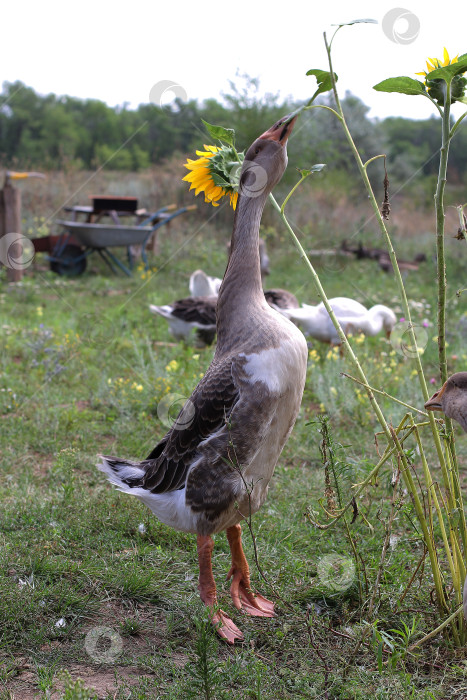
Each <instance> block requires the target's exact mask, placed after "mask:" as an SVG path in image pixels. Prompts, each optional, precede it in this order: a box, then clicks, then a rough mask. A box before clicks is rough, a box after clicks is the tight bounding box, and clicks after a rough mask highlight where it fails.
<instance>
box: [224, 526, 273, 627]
mask: <svg viewBox="0 0 467 700" xmlns="http://www.w3.org/2000/svg"><path fill="white" fill-rule="evenodd" d="M226 533H227V540H228V542H229V545H230V552H231V554H232V566H231V568H230V571H229V573H228V574H227V580H228V579H230V578H231V579H232V584H231V586H230V595H231V596H232V600H233V604H234V605H235V607H236V608H237V609H238V610H244V611H245V612H246V613H248V615H258V616H259V617H274V615H275V613H274V603H272V602H271V601H270V600H267V599H266V598H263V596H262V595H259V594H258V593H254V592H253V591H252V589H251V585H250V570H249V568H248V562H247V560H246V557H245V553H244V552H243V547H242V528H241V527H240V525H233V526H232V527H228V528H227V530H226Z"/></svg>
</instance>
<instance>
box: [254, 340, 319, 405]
mask: <svg viewBox="0 0 467 700" xmlns="http://www.w3.org/2000/svg"><path fill="white" fill-rule="evenodd" d="M299 333H300V332H299ZM241 356H243V357H244V358H245V360H246V362H245V365H244V370H245V372H246V374H247V376H248V379H249V382H250V383H251V384H256V382H262V383H263V384H265V385H266V386H267V388H268V390H269V391H270V392H271V393H273V394H279V395H282V394H284V393H285V392H286V391H287V390H289V389H290V388H295V387H297V385H298V386H300V385H302V383H303V382H304V380H305V372H306V359H307V346H306V342H305V339H304V337H303V335H302V334H301V333H300V335H298V334H297V336H295V337H292V338H287V339H284V340H283V341H282V342H281V343H280V345H278V346H277V347H274V348H269V349H267V350H261V352H258V353H251V354H249V355H247V354H242V355H241Z"/></svg>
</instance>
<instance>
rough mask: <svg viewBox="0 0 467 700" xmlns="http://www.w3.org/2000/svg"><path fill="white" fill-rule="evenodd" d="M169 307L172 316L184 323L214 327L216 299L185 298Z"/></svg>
mask: <svg viewBox="0 0 467 700" xmlns="http://www.w3.org/2000/svg"><path fill="white" fill-rule="evenodd" d="M171 306H172V316H175V318H180V319H182V320H183V321H186V323H192V324H197V325H200V326H214V327H215V326H216V306H217V297H196V298H192V297H187V298H186V299H179V300H178V301H175V302H174V303H173V304H171Z"/></svg>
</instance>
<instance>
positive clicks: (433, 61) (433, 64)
mask: <svg viewBox="0 0 467 700" xmlns="http://www.w3.org/2000/svg"><path fill="white" fill-rule="evenodd" d="M458 57H459V54H457V56H455V58H453V59H452V60H451V59H450V58H449V54H448V51H447V49H446V48H445V49H444V51H443V59H444V60H443V61H441V60H440V59H439V58H428V59H427V61H426V71H421V72H420V73H415V75H424V76H425V77H426V76H427V75H428V73H431V72H432V71H434V70H436V69H437V68H444V67H445V66H451V65H452V64H453V63H457V59H458Z"/></svg>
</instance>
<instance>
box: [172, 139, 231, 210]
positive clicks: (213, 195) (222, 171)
mask: <svg viewBox="0 0 467 700" xmlns="http://www.w3.org/2000/svg"><path fill="white" fill-rule="evenodd" d="M204 148H205V149H206V150H205V151H196V155H197V156H200V157H199V158H198V159H197V160H191V159H190V158H188V159H187V162H186V163H184V167H185V168H187V169H188V170H190V171H191V172H189V173H188V175H185V177H184V178H183V180H185V181H186V182H190V183H191V185H190V190H192V189H193V188H194V189H195V196H196V195H198V194H199V193H200V192H204V201H205V202H211V204H212V205H213V207H218V206H219V200H221V199H222V197H225V196H227V195H228V196H229V198H230V204H231V205H232V207H233V209H235V207H236V206H237V199H238V182H237V180H238V170H239V157H240V160H242V158H241V155H242V154H241V155H240V156H239V155H238V154H237V152H236V151H235V150H234V149H233V148H231V147H229V146H221V147H220V148H218V147H217V146H206V144H205V145H204Z"/></svg>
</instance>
